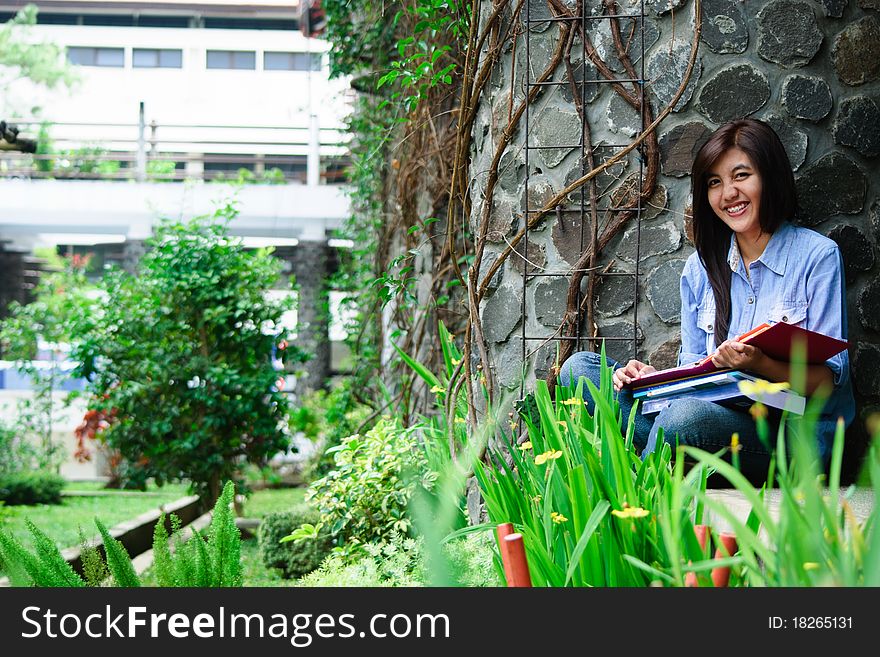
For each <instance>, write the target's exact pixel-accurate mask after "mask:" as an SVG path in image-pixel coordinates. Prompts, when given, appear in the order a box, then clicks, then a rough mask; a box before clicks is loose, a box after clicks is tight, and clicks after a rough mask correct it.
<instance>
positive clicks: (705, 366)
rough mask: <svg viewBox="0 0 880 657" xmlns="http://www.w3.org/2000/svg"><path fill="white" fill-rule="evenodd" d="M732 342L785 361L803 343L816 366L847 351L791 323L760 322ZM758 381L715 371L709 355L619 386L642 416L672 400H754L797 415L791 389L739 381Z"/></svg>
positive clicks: (798, 401)
mask: <svg viewBox="0 0 880 657" xmlns="http://www.w3.org/2000/svg"><path fill="white" fill-rule="evenodd" d="M736 340H737V342H743V343H746V344H750V345H753V346H755V347H757V348H759V349H761V351H763V352H764V353H765V354H766V355H767V356H769V357H770V358H773V359H776V360H782V361H785V362H790V357H791V348H792V345H793V344H794V343H795V342H796V341H801V342H802V343H803V344H805V345H806V361H807V363H809V364H820V363H824V362H825V361H826V360H828V359H829V358H831V357H832V356H834V355H835V354H837V353H839V352H841V351H843V350H844V349H846V348H847V346H848V345H847V342H846V341H844V340H838V339H836V338H832V337H830V336H827V335H823V334H821V333H816V332H815V331H809V330H807V329H804V328H800V327H798V326H794V325H792V324H786V323H784V322H775V323H767V324H761V325H760V326H758V327H756V328H754V329H752V330H751V331H749V332H748V333H744V334H743V335H740V336H739V337H737V338H736ZM743 381H749V382H752V383H755V382H758V381H761V379H760V377H757V376H755V375H754V374H750V373H748V372H743V371H740V370H732V369H719V368H718V367H717V366H716V365H715V364H714V363H713V362H712V356H711V355H710V356H707V357H706V358H704V359H703V360H701V361H699V362H697V363H694V364H692V365H683V366H681V367H673V368H670V369H668V370H661V371H659V372H652V373H651V374H648V375H647V376H643V377H641V378H639V379H636V380H634V381H631V382H630V383H628V384H627V385H626V386H624V387H625V388H627V389H629V390H631V391H632V394H633V398H634V399H640V400H641V402H642V403H641V407H642V413H643V414H645V415H647V414H650V413H657V412H659V411H661V410H663V409H664V408H665V407H667V406H668V405H669V404H670V403H671V402H672V400H674V399H702V400H704V401H712V402H716V403H719V404H724V405H727V406H734V407H742V408H748V407H749V406H751V405H752V404H753V403H754V402H756V401H760V402H761V403H763V404H766V405H767V406H772V407H774V408H780V409H783V410H786V411H789V412H790V413H794V414H797V415H802V414H803V412H804V408H805V407H806V398H805V397H804V396H803V395H799V394H797V393H795V392H792V391H791V390H787V389H786V390H774V391H772V392H767V391H764V392H752V391H751V390H750V389H749V388H750V386H744V388H745V389H742V388H741V387H740V383H741V382H743Z"/></svg>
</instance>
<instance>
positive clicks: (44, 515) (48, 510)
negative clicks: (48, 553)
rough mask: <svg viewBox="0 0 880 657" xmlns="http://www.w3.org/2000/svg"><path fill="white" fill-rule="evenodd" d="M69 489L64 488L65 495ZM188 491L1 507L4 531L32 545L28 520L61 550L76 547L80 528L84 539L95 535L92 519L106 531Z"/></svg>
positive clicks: (167, 490) (179, 489) (171, 489)
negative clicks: (106, 528)
mask: <svg viewBox="0 0 880 657" xmlns="http://www.w3.org/2000/svg"><path fill="white" fill-rule="evenodd" d="M67 490H72V488H65V491H67ZM186 490H187V487H186V486H185V485H174V486H168V487H164V488H162V489H154V492H153V493H152V494H150V495H143V496H139V495H132V494H131V493H130V492H129V493H128V494H125V495H112V494H108V495H100V496H98V495H95V496H91V495H89V496H71V497H67V496H66V497H64V498H62V503H61V504H36V505H32V506H4V511H3V517H4V518H5V521H4V523H3V529H4V530H5V531H7V532H9V533H11V534H12V535H13V536H15V537H16V538H18V539H19V540H20V541H21V542H22V543H23V544H24V545H26V546H30V545H31V535H30V532H29V531H28V530H27V527H26V526H25V519H26V518H30V520H31V521H32V522H33V523H34V524H35V525H36V526H37V527H39V528H40V529H41V530H43V532H45V533H46V534H48V535H49V536H50V537H51V538H52V539H53V540H54V541H55V543H56V544H57V545H58V546H59V547H60V548H66V547H74V546H77V545H79V542H80V539H79V528H80V527H82V529H83V533H84V534H85V535H86V537H88V538H91V537H93V536H94V535H95V534H97V532H98V529H97V528H96V527H95V522H94V519H95V517H97V518H99V519H100V520H101V522H103V523H104V524H105V525H106V526H107V527H112V526H113V525H116V524H118V523H120V522H122V521H123V520H131V519H132V518H135V517H136V516H139V515H140V514H142V513H144V512H146V511H149V510H150V509H154V508H156V507H158V506H159V505H161V504H168V503H170V502H173V501H175V500H178V499H180V498H181V497H184V496H185V495H186V494H187V493H186Z"/></svg>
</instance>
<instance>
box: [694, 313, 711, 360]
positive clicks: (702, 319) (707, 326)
mask: <svg viewBox="0 0 880 657" xmlns="http://www.w3.org/2000/svg"><path fill="white" fill-rule="evenodd" d="M697 328H699V329H700V330H701V331H702V332H703V333H705V334H706V353H707V354H711V353H712V352H713V351H715V306H712V307H710V308H702V309H701V310H700V311H699V312H698V313H697Z"/></svg>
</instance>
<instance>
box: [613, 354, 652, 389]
mask: <svg viewBox="0 0 880 657" xmlns="http://www.w3.org/2000/svg"><path fill="white" fill-rule="evenodd" d="M656 371H657V370H656V369H655V368H653V367H651V366H650V365H646V364H645V363H642V362H641V361H638V360H631V361H629V362H628V363H627V364H626V365H624V366H623V367H621V368H618V369H616V370H614V374H613V375H612V376H611V381H612V382H613V383H614V392H620V390H621V388H623V386H624V385H626V384H627V383H629V382H630V381H634V380H635V379H638V378H640V377H642V376H645V375H646V374H650V373H651V372H656Z"/></svg>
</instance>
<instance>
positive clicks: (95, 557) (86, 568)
mask: <svg viewBox="0 0 880 657" xmlns="http://www.w3.org/2000/svg"><path fill="white" fill-rule="evenodd" d="M79 546H80V547H79V558H80V561H82V569H83V578H84V579H85V580H86V584H88V585H89V586H101V584H103V583H104V580H106V579H107V578H108V577H109V576H110V571H109V570H108V569H107V564H106V563H105V562H104V559H103V557H101V551H100V550H99V549H98V548H97V547H95V546H94V545H92V543H91V542H89V540H88V539H87V538H86V536H85V534H84V533H83V531H82V528H80V530H79Z"/></svg>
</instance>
